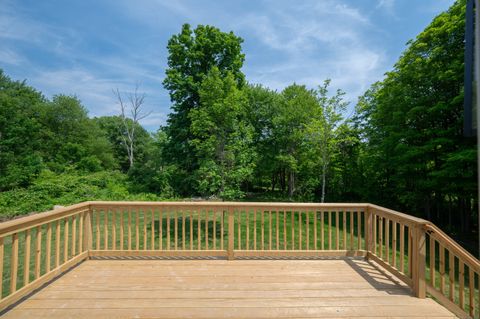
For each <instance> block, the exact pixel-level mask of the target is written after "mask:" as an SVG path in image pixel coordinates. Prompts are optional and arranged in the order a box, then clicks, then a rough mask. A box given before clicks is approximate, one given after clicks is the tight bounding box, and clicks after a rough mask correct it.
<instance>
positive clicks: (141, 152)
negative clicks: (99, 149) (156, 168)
mask: <svg viewBox="0 0 480 319" xmlns="http://www.w3.org/2000/svg"><path fill="white" fill-rule="evenodd" d="M93 121H94V122H95V123H96V124H97V125H98V126H99V127H100V129H101V130H102V131H103V132H102V134H103V135H105V136H106V137H107V139H108V140H109V142H110V144H111V145H112V149H113V156H114V158H115V162H116V163H117V167H118V168H120V170H121V171H122V172H124V173H127V172H128V171H129V169H130V160H129V157H128V153H127V148H126V147H125V139H126V136H127V132H126V129H125V125H124V120H123V119H122V118H121V117H120V116H100V117H96V118H94V119H93ZM126 121H127V123H128V126H127V127H133V126H135V130H134V131H135V162H136V163H137V164H138V165H140V166H141V165H143V164H144V163H145V161H146V160H147V157H148V153H149V151H150V146H151V143H152V137H151V136H150V133H149V132H147V130H145V128H143V127H142V125H140V123H136V124H134V123H133V120H132V119H130V118H127V119H126Z"/></svg>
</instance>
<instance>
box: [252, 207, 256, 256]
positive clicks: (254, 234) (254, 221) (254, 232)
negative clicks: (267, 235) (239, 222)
mask: <svg viewBox="0 0 480 319" xmlns="http://www.w3.org/2000/svg"><path fill="white" fill-rule="evenodd" d="M253 249H254V250H257V210H256V209H254V210H253Z"/></svg>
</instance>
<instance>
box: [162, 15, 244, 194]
mask: <svg viewBox="0 0 480 319" xmlns="http://www.w3.org/2000/svg"><path fill="white" fill-rule="evenodd" d="M242 42H243V40H242V39H241V38H239V37H237V36H235V35H234V34H233V33H232V32H230V33H224V32H221V31H220V30H219V29H217V28H215V27H212V26H202V25H199V26H198V27H197V28H196V29H195V30H193V31H192V30H191V28H190V26H189V25H188V24H185V25H183V27H182V31H181V32H180V33H179V34H177V35H174V36H172V38H171V39H170V40H169V42H168V46H167V48H168V52H169V57H168V69H167V70H166V78H165V80H164V82H163V83H164V86H165V88H166V89H167V90H168V91H169V93H170V98H171V100H172V102H173V105H172V110H173V112H172V113H170V114H169V118H168V126H167V127H166V132H167V135H168V143H167V147H166V152H167V154H168V158H169V160H170V163H171V164H175V165H176V166H177V173H176V175H177V179H180V180H181V181H182V183H183V184H184V189H182V191H183V192H191V188H189V187H188V185H194V184H195V181H194V180H193V179H192V177H193V175H192V174H191V173H192V172H193V171H195V170H196V169H198V167H199V164H198V161H197V158H196V157H195V151H194V147H193V145H192V143H191V142H190V141H191V140H192V139H193V138H194V137H193V135H192V134H193V133H192V132H191V130H190V127H191V117H190V116H189V113H190V110H192V109H195V108H197V107H199V106H200V92H199V90H200V87H201V85H202V83H203V81H204V80H205V78H206V77H207V74H208V73H209V72H210V70H211V69H212V67H217V69H218V72H220V74H221V77H222V78H223V77H225V76H226V75H227V73H229V74H231V75H232V76H233V78H234V80H235V82H236V84H237V85H238V86H239V87H240V86H242V85H243V82H244V75H243V73H242V72H241V71H240V68H241V67H242V65H243V61H244V58H245V57H244V54H242V53H241V43H242Z"/></svg>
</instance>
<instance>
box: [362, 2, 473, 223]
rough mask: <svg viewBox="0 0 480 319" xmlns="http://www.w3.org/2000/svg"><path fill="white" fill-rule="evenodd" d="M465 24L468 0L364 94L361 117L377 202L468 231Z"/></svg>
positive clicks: (470, 204)
mask: <svg viewBox="0 0 480 319" xmlns="http://www.w3.org/2000/svg"><path fill="white" fill-rule="evenodd" d="M464 21H465V1H464V0H458V1H456V2H455V3H454V4H453V5H452V7H450V9H449V10H448V11H446V12H444V13H441V14H440V15H439V16H437V17H436V18H435V19H434V20H433V21H432V23H431V24H430V25H429V26H428V27H427V28H426V29H425V30H424V31H423V32H421V33H420V34H419V35H418V36H417V37H416V39H415V40H413V41H410V42H409V43H408V45H409V46H408V48H407V50H406V51H405V52H404V53H403V55H402V56H401V58H400V59H399V61H398V62H397V63H396V64H395V67H394V69H393V70H392V71H391V72H389V73H387V75H386V78H385V79H384V80H383V81H382V82H379V83H377V84H375V86H374V87H373V88H372V90H370V91H369V92H367V94H366V96H365V97H364V98H363V99H362V101H361V103H360V105H359V108H358V111H359V116H358V118H359V119H360V120H361V121H364V122H366V124H367V128H366V129H365V130H366V134H365V136H366V138H367V140H366V141H367V143H368V145H369V146H370V148H369V149H368V151H369V152H370V153H373V154H374V155H372V156H370V159H371V161H370V163H371V165H372V166H373V167H374V169H375V170H376V171H378V172H381V175H380V176H375V175H374V176H375V177H376V178H377V181H378V183H377V184H378V186H379V188H380V190H379V191H378V194H384V195H385V196H384V198H380V199H379V201H383V202H384V203H385V204H386V205H388V206H395V208H398V209H402V210H407V211H409V212H413V213H416V214H418V215H422V216H425V217H427V218H429V219H433V220H435V221H437V222H439V223H442V224H448V225H452V224H453V223H455V221H458V224H460V226H461V229H464V230H465V229H468V228H469V225H470V222H471V220H472V219H471V217H473V216H474V215H475V211H476V210H475V207H476V205H478V202H477V199H476V188H477V185H476V179H475V176H476V165H475V162H476V147H475V140H474V139H471V138H466V137H464V136H463V134H462V123H463V59H464V29H465V22H464ZM374 169H370V170H371V171H372V170H374ZM454 214H455V215H454ZM457 216H458V217H457ZM454 217H457V218H454Z"/></svg>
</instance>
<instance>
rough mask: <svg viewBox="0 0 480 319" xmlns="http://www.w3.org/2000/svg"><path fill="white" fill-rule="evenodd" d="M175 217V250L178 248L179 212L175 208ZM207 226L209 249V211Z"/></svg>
mask: <svg viewBox="0 0 480 319" xmlns="http://www.w3.org/2000/svg"><path fill="white" fill-rule="evenodd" d="M173 218H174V225H175V250H177V249H178V214H177V211H176V210H174V212H173ZM205 224H206V225H207V226H206V228H207V233H206V234H207V240H206V243H207V249H208V211H207V222H206V223H205Z"/></svg>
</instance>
